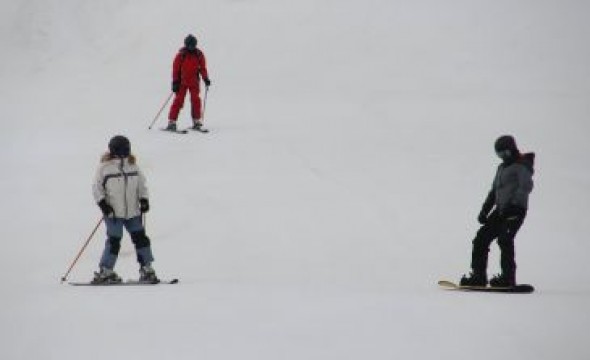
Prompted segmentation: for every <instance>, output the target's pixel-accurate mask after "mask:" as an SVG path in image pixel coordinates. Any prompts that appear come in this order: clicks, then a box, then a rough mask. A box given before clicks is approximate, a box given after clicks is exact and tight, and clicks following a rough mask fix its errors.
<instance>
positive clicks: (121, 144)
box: [109, 135, 131, 159]
mask: <svg viewBox="0 0 590 360" xmlns="http://www.w3.org/2000/svg"><path fill="white" fill-rule="evenodd" d="M109 153H110V155H111V157H113V158H121V159H122V158H126V157H128V156H129V155H131V143H130V142H129V139H127V138H126V137H125V136H123V135H116V136H113V137H112V138H111V140H110V141H109Z"/></svg>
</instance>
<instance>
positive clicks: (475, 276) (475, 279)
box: [459, 271, 488, 286]
mask: <svg viewBox="0 0 590 360" xmlns="http://www.w3.org/2000/svg"><path fill="white" fill-rule="evenodd" d="M459 285H461V286H487V285H488V277H487V275H486V274H485V273H476V272H473V271H472V272H471V273H470V274H469V276H467V275H463V277H462V278H461V281H460V282H459Z"/></svg>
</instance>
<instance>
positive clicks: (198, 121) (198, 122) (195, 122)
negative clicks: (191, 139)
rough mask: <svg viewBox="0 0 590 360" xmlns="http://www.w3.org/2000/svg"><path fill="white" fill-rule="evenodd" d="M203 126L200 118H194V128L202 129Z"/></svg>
mask: <svg viewBox="0 0 590 360" xmlns="http://www.w3.org/2000/svg"><path fill="white" fill-rule="evenodd" d="M202 127H203V123H202V122H201V121H200V120H197V119H193V130H197V131H199V130H201V128H202Z"/></svg>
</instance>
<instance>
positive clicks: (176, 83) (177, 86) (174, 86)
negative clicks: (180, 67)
mask: <svg viewBox="0 0 590 360" xmlns="http://www.w3.org/2000/svg"><path fill="white" fill-rule="evenodd" d="M178 90H180V81H179V80H174V81H172V92H173V93H177V92H178Z"/></svg>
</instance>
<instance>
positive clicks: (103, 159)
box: [100, 152, 137, 165]
mask: <svg viewBox="0 0 590 360" xmlns="http://www.w3.org/2000/svg"><path fill="white" fill-rule="evenodd" d="M115 159H118V158H117V157H114V156H112V155H111V153H110V152H106V153H104V154H102V156H101V157H100V162H101V163H105V162H107V161H111V160H115ZM125 159H127V161H129V164H131V165H134V164H135V163H136V161H137V158H136V157H135V155H133V154H130V155H129V156H128V157H126V158H125Z"/></svg>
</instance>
